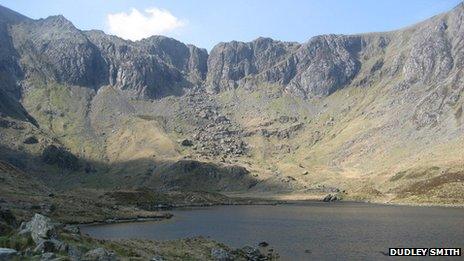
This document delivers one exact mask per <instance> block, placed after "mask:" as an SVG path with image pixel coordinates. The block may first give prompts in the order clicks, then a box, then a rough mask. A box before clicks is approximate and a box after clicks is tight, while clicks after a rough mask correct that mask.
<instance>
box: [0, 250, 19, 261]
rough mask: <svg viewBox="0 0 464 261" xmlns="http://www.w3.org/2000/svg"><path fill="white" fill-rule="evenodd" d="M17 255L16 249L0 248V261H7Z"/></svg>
mask: <svg viewBox="0 0 464 261" xmlns="http://www.w3.org/2000/svg"><path fill="white" fill-rule="evenodd" d="M17 255H18V251H16V250H15V249H11V248H0V261H8V260H11V259H12V258H14V257H15V256H17Z"/></svg>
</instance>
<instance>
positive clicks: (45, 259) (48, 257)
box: [40, 252, 56, 261]
mask: <svg viewBox="0 0 464 261" xmlns="http://www.w3.org/2000/svg"><path fill="white" fill-rule="evenodd" d="M55 258H56V255H55V253H52V252H47V253H43V254H42V256H41V258H40V260H41V261H48V260H53V259H55Z"/></svg>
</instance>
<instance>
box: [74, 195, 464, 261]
mask: <svg viewBox="0 0 464 261" xmlns="http://www.w3.org/2000/svg"><path fill="white" fill-rule="evenodd" d="M170 212H171V213H173V214H174V217H173V218H172V219H171V220H164V221H161V222H145V223H126V224H111V225H98V226H87V227H83V228H82V231H83V232H84V233H88V234H90V235H91V236H94V237H97V238H105V239H116V238H143V239H154V240H169V239H177V238H183V237H192V236H200V235H201V236H205V237H210V238H211V239H214V240H217V241H220V242H223V243H226V244H228V245H230V246H233V247H243V246H245V245H256V244H257V243H259V242H261V241H266V242H268V243H269V244H270V245H271V246H272V247H273V248H274V249H276V250H277V251H278V252H279V253H280V255H281V257H282V260H308V259H311V260H379V259H380V260H384V259H390V260H391V259H395V258H391V257H386V256H384V255H383V254H382V253H381V252H382V251H383V252H388V248H389V247H423V248H428V247H461V248H462V247H464V246H463V245H464V209H452V208H439V207H433V208H432V207H406V206H382V205H372V204H358V203H335V204H326V203H304V204H295V205H279V206H218V207H208V208H199V209H189V210H175V211H170ZM305 250H310V251H311V253H305ZM421 259H423V257H422V258H421V257H415V258H413V260H421ZM450 259H451V260H461V259H462V257H457V258H450ZM426 260H430V258H426Z"/></svg>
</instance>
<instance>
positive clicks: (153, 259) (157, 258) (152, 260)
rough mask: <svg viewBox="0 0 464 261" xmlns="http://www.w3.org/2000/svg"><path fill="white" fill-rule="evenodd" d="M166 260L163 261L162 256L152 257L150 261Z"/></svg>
mask: <svg viewBox="0 0 464 261" xmlns="http://www.w3.org/2000/svg"><path fill="white" fill-rule="evenodd" d="M165 260H166V259H164V258H163V257H162V256H154V257H152V258H151V261H165Z"/></svg>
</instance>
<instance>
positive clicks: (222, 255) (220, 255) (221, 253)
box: [211, 248, 233, 261]
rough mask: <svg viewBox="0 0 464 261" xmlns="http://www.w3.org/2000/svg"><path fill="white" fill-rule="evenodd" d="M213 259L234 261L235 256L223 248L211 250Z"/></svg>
mask: <svg viewBox="0 0 464 261" xmlns="http://www.w3.org/2000/svg"><path fill="white" fill-rule="evenodd" d="M211 257H212V258H213V259H214V260H218V261H228V260H233V255H231V254H230V253H229V252H228V251H226V250H225V249H222V248H213V249H211Z"/></svg>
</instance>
